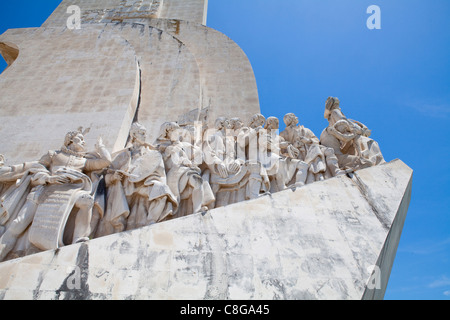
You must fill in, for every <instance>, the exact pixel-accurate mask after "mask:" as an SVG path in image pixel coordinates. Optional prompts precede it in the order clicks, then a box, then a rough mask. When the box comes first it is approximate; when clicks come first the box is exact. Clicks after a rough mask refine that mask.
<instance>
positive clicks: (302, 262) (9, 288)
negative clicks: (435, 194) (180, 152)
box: [0, 160, 412, 300]
mask: <svg viewBox="0 0 450 320" xmlns="http://www.w3.org/2000/svg"><path fill="white" fill-rule="evenodd" d="M411 189H412V170H411V169H410V168H409V167H408V166H407V165H405V164H404V163H403V162H402V161H400V160H394V161H392V162H390V163H386V164H383V165H380V166H376V167H372V168H368V169H364V170H360V171H358V172H356V173H354V174H351V175H348V176H340V177H336V178H332V179H329V180H326V181H322V182H317V183H313V184H310V185H307V186H305V187H302V188H298V189H296V190H294V189H289V190H285V191H282V192H279V193H276V194H272V195H265V196H263V197H261V198H259V199H256V200H252V201H247V202H242V203H238V204H234V205H231V206H227V207H223V208H219V209H215V210H212V211H210V212H206V213H204V214H196V215H191V216H187V217H184V218H180V219H177V220H172V221H168V222H164V223H161V224H157V225H153V226H149V227H146V228H143V229H139V230H135V231H132V232H125V233H121V234H115V235H112V236H108V237H104V238H100V239H96V240H93V241H90V242H88V243H83V244H79V245H73V246H68V247H63V248H61V249H59V250H57V251H47V252H43V253H40V254H36V255H32V256H28V257H25V258H21V259H17V260H12V261H8V262H5V263H2V264H0V274H1V275H2V276H1V278H0V297H1V298H3V299H188V300H204V299H214V300H216V299H230V300H239V299H250V300H253V299H286V300H302V299H320V300H330V299H333V300H334V299H337V300H359V299H382V298H383V297H384V293H385V290H386V287H387V283H388V280H389V275H390V272H391V268H392V265H393V262H394V258H395V254H396V251H397V247H398V243H399V240H400V235H401V231H402V228H403V224H404V221H405V218H406V213H407V209H408V205H409V202H410V197H411Z"/></svg>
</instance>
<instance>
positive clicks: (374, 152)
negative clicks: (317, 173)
mask: <svg viewBox="0 0 450 320" xmlns="http://www.w3.org/2000/svg"><path fill="white" fill-rule="evenodd" d="M339 105H340V102H339V99H337V98H333V97H329V98H328V99H327V101H326V105H325V113H324V117H325V119H327V120H328V123H329V125H328V127H327V128H326V129H325V130H324V131H323V132H322V135H321V137H320V141H321V144H322V145H324V146H327V147H329V148H332V149H333V150H334V153H335V154H336V157H337V158H338V161H339V166H340V167H341V168H342V169H353V170H358V169H362V168H367V167H371V166H374V165H378V164H382V163H384V162H385V161H384V158H383V155H382V154H381V151H380V147H379V145H378V143H377V142H375V141H374V140H372V139H370V138H369V137H370V135H371V131H370V130H369V129H368V128H367V127H366V126H365V125H364V124H362V123H360V122H358V121H355V120H350V119H347V118H346V117H345V116H344V114H343V113H342V111H341V108H340V106H339Z"/></svg>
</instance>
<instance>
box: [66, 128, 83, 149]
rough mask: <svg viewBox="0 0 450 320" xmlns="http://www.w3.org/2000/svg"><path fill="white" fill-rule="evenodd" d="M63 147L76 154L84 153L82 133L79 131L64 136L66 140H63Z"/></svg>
mask: <svg viewBox="0 0 450 320" xmlns="http://www.w3.org/2000/svg"><path fill="white" fill-rule="evenodd" d="M64 146H65V147H66V148H67V149H69V150H73V151H76V152H82V151H84V148H85V146H86V142H85V141H84V136H83V133H81V132H80V131H72V132H68V133H67V134H66V138H65V139H64Z"/></svg>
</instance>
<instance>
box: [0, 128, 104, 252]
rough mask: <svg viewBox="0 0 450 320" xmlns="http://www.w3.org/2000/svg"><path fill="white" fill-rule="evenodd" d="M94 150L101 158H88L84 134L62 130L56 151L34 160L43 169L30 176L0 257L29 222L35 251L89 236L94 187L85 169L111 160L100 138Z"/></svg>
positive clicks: (0, 247)
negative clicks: (27, 190)
mask: <svg viewBox="0 0 450 320" xmlns="http://www.w3.org/2000/svg"><path fill="white" fill-rule="evenodd" d="M96 149H97V154H99V155H100V158H96V159H88V158H87V157H86V152H85V141H84V135H83V133H82V132H81V131H74V132H69V133H68V134H67V135H66V137H65V141H64V146H63V147H62V148H61V149H60V150H58V151H49V152H48V153H47V154H46V155H45V156H43V157H42V158H41V160H40V161H39V164H40V165H42V166H44V167H45V168H46V170H45V171H40V172H37V173H35V174H34V175H33V176H32V178H31V180H32V184H33V185H34V186H35V187H34V188H33V189H32V190H31V192H30V194H29V195H28V197H27V200H26V202H25V204H24V205H23V207H22V209H21V210H20V212H19V214H18V216H17V217H16V219H14V220H13V221H12V223H11V225H10V226H9V227H8V229H7V230H6V232H5V234H4V235H3V236H2V237H1V238H0V260H3V259H4V258H5V257H6V255H7V254H8V253H9V252H10V251H11V250H12V249H13V248H14V246H15V244H16V241H17V240H18V239H19V237H21V236H22V235H23V234H24V232H25V231H26V230H27V228H28V227H29V226H30V225H31V226H30V229H29V235H28V240H29V242H30V243H31V244H32V245H34V246H35V247H37V248H39V249H40V250H52V249H56V248H58V247H61V246H64V245H65V244H71V243H77V242H80V241H86V240H88V236H89V234H90V223H91V217H92V207H93V205H94V193H95V190H93V188H92V181H91V179H90V178H89V177H88V176H87V175H86V174H85V173H87V172H91V171H96V170H101V169H103V168H106V167H108V166H109V165H110V164H111V156H110V154H109V152H108V151H107V150H106V148H105V147H104V145H103V143H102V140H101V138H100V139H99V140H98V142H97V145H96ZM69 221H72V222H71V223H69ZM69 226H70V227H69ZM68 229H69V230H68Z"/></svg>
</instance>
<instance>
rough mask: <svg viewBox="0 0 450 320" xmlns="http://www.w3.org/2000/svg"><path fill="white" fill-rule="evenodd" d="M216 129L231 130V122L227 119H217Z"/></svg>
mask: <svg viewBox="0 0 450 320" xmlns="http://www.w3.org/2000/svg"><path fill="white" fill-rule="evenodd" d="M214 127H215V128H216V129H217V130H222V129H229V128H230V122H229V121H228V119H227V118H225V117H220V118H217V120H216V122H215V124H214Z"/></svg>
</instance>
